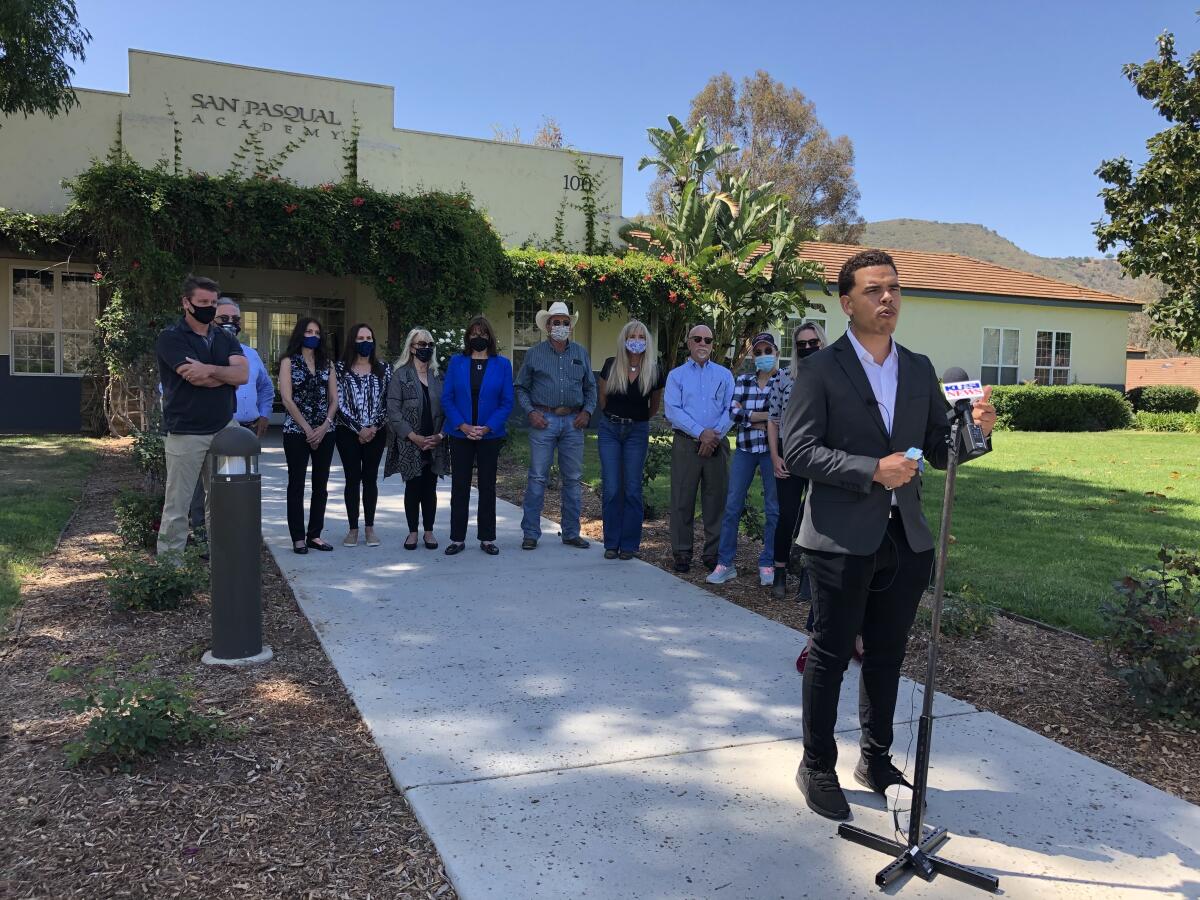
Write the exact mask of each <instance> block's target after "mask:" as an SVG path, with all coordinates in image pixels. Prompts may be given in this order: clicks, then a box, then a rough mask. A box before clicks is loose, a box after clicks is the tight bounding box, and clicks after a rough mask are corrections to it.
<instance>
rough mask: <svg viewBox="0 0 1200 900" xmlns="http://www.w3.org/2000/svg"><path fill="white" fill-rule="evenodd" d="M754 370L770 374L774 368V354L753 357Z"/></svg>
mask: <svg viewBox="0 0 1200 900" xmlns="http://www.w3.org/2000/svg"><path fill="white" fill-rule="evenodd" d="M754 368H756V369H758V371H760V372H770V371H771V370H772V369H773V368H775V356H774V354H771V353H768V354H767V355H766V356H756V357H754Z"/></svg>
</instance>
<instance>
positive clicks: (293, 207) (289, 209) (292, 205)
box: [283, 203, 300, 216]
mask: <svg viewBox="0 0 1200 900" xmlns="http://www.w3.org/2000/svg"><path fill="white" fill-rule="evenodd" d="M299 208H300V204H299V203H289V204H288V205H287V206H285V207H284V208H283V211H284V212H285V213H287V214H288V215H289V216H290V215H291V214H292V213H294V212H295V211H296V210H298V209H299Z"/></svg>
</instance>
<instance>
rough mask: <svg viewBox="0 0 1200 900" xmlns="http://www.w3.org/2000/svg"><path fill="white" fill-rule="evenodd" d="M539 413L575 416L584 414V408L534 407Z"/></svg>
mask: <svg viewBox="0 0 1200 900" xmlns="http://www.w3.org/2000/svg"><path fill="white" fill-rule="evenodd" d="M533 408H534V409H536V410H537V411H538V412H543V413H550V415H552V416H573V415H576V414H578V413H581V412H583V407H582V406H536V405H535V406H534V407H533Z"/></svg>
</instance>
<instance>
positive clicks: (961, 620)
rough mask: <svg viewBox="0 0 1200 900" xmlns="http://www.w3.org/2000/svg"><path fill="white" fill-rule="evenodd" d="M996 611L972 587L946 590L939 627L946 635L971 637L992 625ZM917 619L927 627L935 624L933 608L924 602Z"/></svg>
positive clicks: (919, 608)
mask: <svg viewBox="0 0 1200 900" xmlns="http://www.w3.org/2000/svg"><path fill="white" fill-rule="evenodd" d="M995 617H996V614H995V611H994V610H993V609H992V607H991V606H989V605H988V604H987V603H985V602H984V601H983V600H982V599H981V598H980V597H978V596H977V595H976V594H975V593H974V592H973V591H972V590H971V588H970V587H967V586H964V587H963V589H962V590H961V591H960V592H957V593H950V592H949V591H947V592H946V595H945V597H944V598H943V599H942V620H941V627H940V628H939V629H938V630H939V631H940V632H941V634H942V635H944V636H946V637H966V638H971V637H975V636H977V635H981V634H983V633H984V632H986V631H987V630H988V629H989V628H991V627H992V621H993V619H995ZM917 621H918V622H919V623H920V624H921V625H922V626H923V627H924V628H926V629H928V628H929V627H930V626H932V625H933V610H931V609H930V608H929V607H928V606H926V605H925V604H924V603H922V604H921V605H920V606H919V607H917Z"/></svg>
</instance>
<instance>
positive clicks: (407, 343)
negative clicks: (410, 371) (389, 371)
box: [396, 325, 438, 375]
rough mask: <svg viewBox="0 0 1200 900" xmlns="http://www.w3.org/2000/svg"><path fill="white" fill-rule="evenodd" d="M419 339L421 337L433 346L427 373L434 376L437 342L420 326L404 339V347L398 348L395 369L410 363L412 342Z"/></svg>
mask: <svg viewBox="0 0 1200 900" xmlns="http://www.w3.org/2000/svg"><path fill="white" fill-rule="evenodd" d="M419 337H423V338H425V340H427V341H429V343H431V344H433V356H431V357H429V371H430V372H432V373H433V374H434V375H436V374H437V370H438V362H437V342H436V341H435V340H434V339H433V335H432V334H430V333H429V332H428V331H427V330H425V329H424V328H422V327H421V326H420V325H418V326H417V327H416V328H414V329H413V330H412V331H410V332H409V333H408V337H406V338H405V339H404V346H403V347H402V348H400V358H399V359H398V360H396V368H397V369H399V368H400V367H401V366H407V365H408V364H409V363H411V362H412V359H413V355H412V342H413V341H414V340H416V339H417V338H419Z"/></svg>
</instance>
